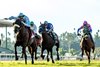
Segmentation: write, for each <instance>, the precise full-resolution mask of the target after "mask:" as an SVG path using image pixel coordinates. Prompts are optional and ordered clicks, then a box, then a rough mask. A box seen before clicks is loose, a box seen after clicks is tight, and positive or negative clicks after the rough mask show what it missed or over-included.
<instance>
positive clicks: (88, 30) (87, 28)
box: [77, 21, 94, 44]
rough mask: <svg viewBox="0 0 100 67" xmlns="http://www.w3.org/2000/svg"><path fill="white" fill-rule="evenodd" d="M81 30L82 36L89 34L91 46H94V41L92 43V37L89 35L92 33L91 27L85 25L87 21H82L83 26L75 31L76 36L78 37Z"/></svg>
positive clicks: (87, 24)
mask: <svg viewBox="0 0 100 67" xmlns="http://www.w3.org/2000/svg"><path fill="white" fill-rule="evenodd" d="M81 29H83V34H84V35H86V34H89V35H90V38H91V41H92V42H93V44H94V41H93V38H92V35H91V33H92V28H91V25H90V24H89V23H87V21H84V22H83V25H82V26H81V27H80V28H78V30H77V33H78V35H80V34H79V31H80V30H81Z"/></svg>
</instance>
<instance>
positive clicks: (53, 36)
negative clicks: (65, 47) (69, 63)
mask: <svg viewBox="0 0 100 67" xmlns="http://www.w3.org/2000/svg"><path fill="white" fill-rule="evenodd" d="M51 35H52V39H53V40H54V42H55V35H54V33H53V32H51Z"/></svg>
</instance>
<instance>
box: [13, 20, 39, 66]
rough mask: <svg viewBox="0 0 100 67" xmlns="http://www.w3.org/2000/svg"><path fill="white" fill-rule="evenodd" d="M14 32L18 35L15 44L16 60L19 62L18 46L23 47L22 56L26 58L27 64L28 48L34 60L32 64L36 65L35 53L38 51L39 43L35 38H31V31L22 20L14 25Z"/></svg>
mask: <svg viewBox="0 0 100 67" xmlns="http://www.w3.org/2000/svg"><path fill="white" fill-rule="evenodd" d="M14 26H15V27H14V32H15V33H17V35H16V43H15V46H14V47H15V60H18V56H17V46H21V47H22V54H23V55H24V57H25V64H27V55H26V47H28V49H29V52H30V54H31V58H32V64H33V63H34V59H33V58H34V52H35V51H36V49H37V42H36V39H35V37H34V38H31V31H30V29H29V28H28V27H26V26H25V25H24V24H23V23H22V22H21V20H20V19H17V20H16V21H15V23H14Z"/></svg>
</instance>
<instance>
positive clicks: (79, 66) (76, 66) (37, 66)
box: [0, 60, 100, 67]
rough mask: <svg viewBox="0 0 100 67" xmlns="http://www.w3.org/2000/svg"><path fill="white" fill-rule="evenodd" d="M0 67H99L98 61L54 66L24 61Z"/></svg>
mask: <svg viewBox="0 0 100 67" xmlns="http://www.w3.org/2000/svg"><path fill="white" fill-rule="evenodd" d="M0 67H100V60H91V63H90V64H88V61H87V60H83V61H79V60H70V61H69V60H66V61H55V63H54V64H53V63H51V61H50V62H47V61H35V63H34V64H33V65H32V64H31V61H28V63H27V64H25V63H24V61H0Z"/></svg>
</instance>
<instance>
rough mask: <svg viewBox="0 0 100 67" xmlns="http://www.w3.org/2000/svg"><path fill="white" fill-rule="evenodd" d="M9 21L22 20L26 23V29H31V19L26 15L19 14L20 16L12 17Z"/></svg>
mask: <svg viewBox="0 0 100 67" xmlns="http://www.w3.org/2000/svg"><path fill="white" fill-rule="evenodd" d="M8 19H9V20H12V19H15V20H16V19H20V20H22V21H23V22H24V23H23V24H24V25H25V26H26V27H30V20H29V18H28V17H27V16H26V15H24V14H23V13H19V15H18V16H17V17H15V16H11V17H9V18H8Z"/></svg>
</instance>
